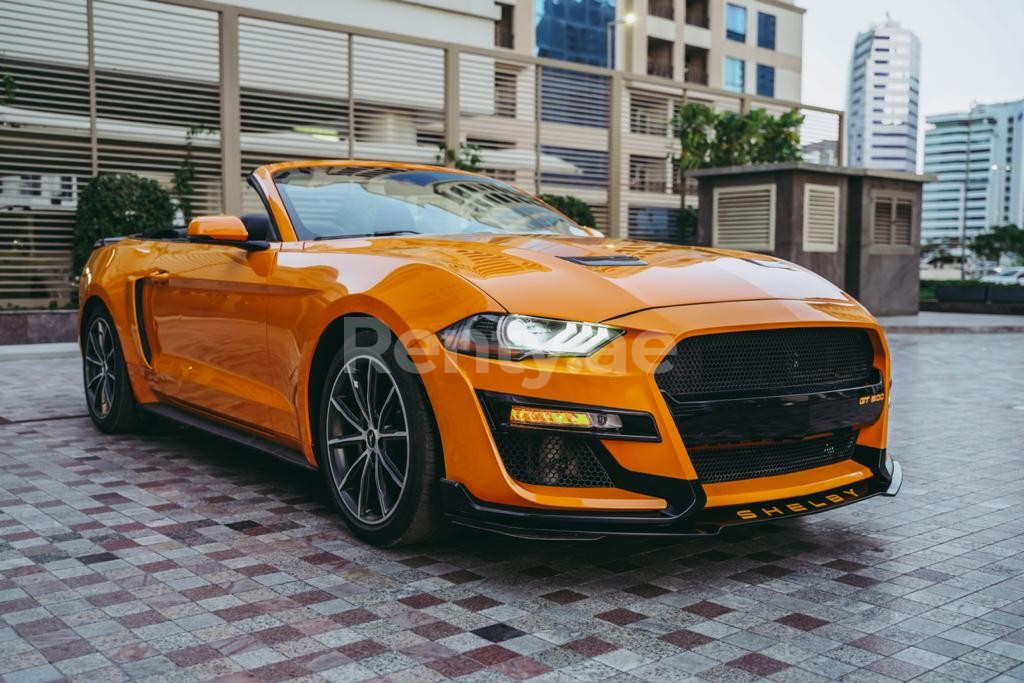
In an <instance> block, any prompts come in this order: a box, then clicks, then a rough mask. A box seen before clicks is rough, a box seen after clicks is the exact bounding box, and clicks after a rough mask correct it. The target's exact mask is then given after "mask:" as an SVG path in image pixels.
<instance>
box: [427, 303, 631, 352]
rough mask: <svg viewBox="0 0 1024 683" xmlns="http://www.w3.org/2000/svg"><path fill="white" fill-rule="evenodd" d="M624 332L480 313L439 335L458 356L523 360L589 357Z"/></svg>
mask: <svg viewBox="0 0 1024 683" xmlns="http://www.w3.org/2000/svg"><path fill="white" fill-rule="evenodd" d="M623 333H624V330H621V329H619V328H617V327H609V326H608V325H598V324H597V323H581V322H574V321H571V320H552V319H550V318H533V317H530V316H526V315H498V314H496V313H481V314H479V315H471V316H470V317H468V318H466V319H465V320H460V321H459V322H457V323H455V324H454V325H452V326H451V327H446V328H445V329H443V330H441V331H440V332H439V333H438V336H439V337H440V338H441V343H443V344H444V345H445V348H447V349H449V350H451V351H458V352H459V353H468V354H475V355H479V356H492V357H498V358H509V359H511V360H522V359H523V358H528V357H530V356H589V355H590V354H592V353H594V352H595V351H597V350H598V349H599V348H601V347H602V346H604V345H605V344H607V343H608V342H610V341H611V340H613V339H615V338H616V337H618V336H620V335H622V334H623Z"/></svg>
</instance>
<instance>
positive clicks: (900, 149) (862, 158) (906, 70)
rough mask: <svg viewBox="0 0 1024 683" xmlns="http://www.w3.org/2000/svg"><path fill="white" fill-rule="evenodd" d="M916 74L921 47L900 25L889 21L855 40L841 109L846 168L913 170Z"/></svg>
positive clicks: (916, 98) (915, 127)
mask: <svg viewBox="0 0 1024 683" xmlns="http://www.w3.org/2000/svg"><path fill="white" fill-rule="evenodd" d="M920 70H921V43H920V41H919V40H918V39H917V36H915V35H914V34H913V32H912V31H910V30H909V29H907V28H904V27H903V26H900V24H899V23H897V22H894V21H892V20H891V19H888V20H886V21H885V22H884V23H882V24H877V25H875V26H872V27H871V28H870V29H869V30H868V31H864V32H862V33H860V34H859V35H858V36H857V40H856V41H855V42H854V46H853V57H852V59H851V61H850V83H849V94H848V98H847V105H846V113H847V126H846V149H847V160H848V164H849V165H850V166H859V167H865V168H879V169H888V170H891V171H907V172H909V173H914V172H915V171H916V170H917V134H918V101H919V99H920V80H919V79H920ZM926 172H927V171H926Z"/></svg>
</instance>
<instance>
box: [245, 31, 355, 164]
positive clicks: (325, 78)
mask: <svg viewBox="0 0 1024 683" xmlns="http://www.w3.org/2000/svg"><path fill="white" fill-rule="evenodd" d="M238 42H239V63H240V74H239V77H240V83H241V121H242V141H241V142H242V154H243V156H245V157H246V158H247V159H249V160H253V161H257V162H258V163H255V164H252V165H254V166H259V165H260V164H261V163H266V162H269V161H270V160H271V159H287V158H291V159H311V158H347V157H348V154H349V146H348V51H349V50H348V35H347V34H345V33H338V32H334V31H327V30H323V29H315V28H308V27H304V26H295V25H293V24H285V23H280V22H274V21H264V20H262V19H253V18H250V17H241V18H240V19H239V22H238ZM283 55H287V58H283ZM250 170H252V169H251V168H249V167H247V166H246V165H243V171H245V172H248V171H250Z"/></svg>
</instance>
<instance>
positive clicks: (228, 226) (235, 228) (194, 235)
mask: <svg viewBox="0 0 1024 683" xmlns="http://www.w3.org/2000/svg"><path fill="white" fill-rule="evenodd" d="M188 238H189V239H190V240H196V241H214V242H245V241H247V240H248V239H249V231H248V230H246V229H245V225H244V224H243V223H242V219H240V218H239V217H238V216H198V217H196V218H193V219H192V222H190V223H189V224H188Z"/></svg>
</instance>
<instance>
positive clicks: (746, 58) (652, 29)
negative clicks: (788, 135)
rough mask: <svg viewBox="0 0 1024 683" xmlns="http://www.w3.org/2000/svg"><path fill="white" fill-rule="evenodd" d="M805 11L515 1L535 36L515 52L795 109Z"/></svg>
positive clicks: (746, 1)
mask: <svg viewBox="0 0 1024 683" xmlns="http://www.w3.org/2000/svg"><path fill="white" fill-rule="evenodd" d="M502 1H503V2H504V0H502ZM509 2H511V0H509ZM504 6H508V5H507V4H506V5H504ZM804 11H805V10H804V9H803V8H801V7H797V6H796V5H795V4H793V3H792V2H791V1H788V0H515V3H514V9H513V10H512V12H513V13H515V14H518V15H523V14H527V15H530V16H536V26H537V31H536V34H535V36H532V37H531V36H530V35H528V34H527V35H517V36H516V38H517V42H516V43H515V45H514V48H515V49H516V50H517V51H520V50H521V51H524V52H528V53H529V52H533V53H535V54H538V55H540V56H553V57H556V58H565V59H569V60H571V61H580V62H583V63H587V64H594V65H598V66H611V65H614V66H615V68H617V69H619V70H622V71H624V72H626V73H629V74H638V75H649V76H660V77H662V78H669V79H672V80H674V81H677V82H680V83H692V84H696V85H706V86H710V87H712V88H720V89H723V90H730V91H733V92H737V93H744V94H747V95H759V96H762V97H774V98H778V99H783V100H790V101H799V99H800V94H801V92H800V73H801V53H802V47H803V14H804ZM609 38H610V40H609ZM510 47H511V46H510ZM609 48H610V49H609ZM563 54H564V55H566V56H565V57H561V56H559V55H563ZM581 56H582V58H581Z"/></svg>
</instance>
